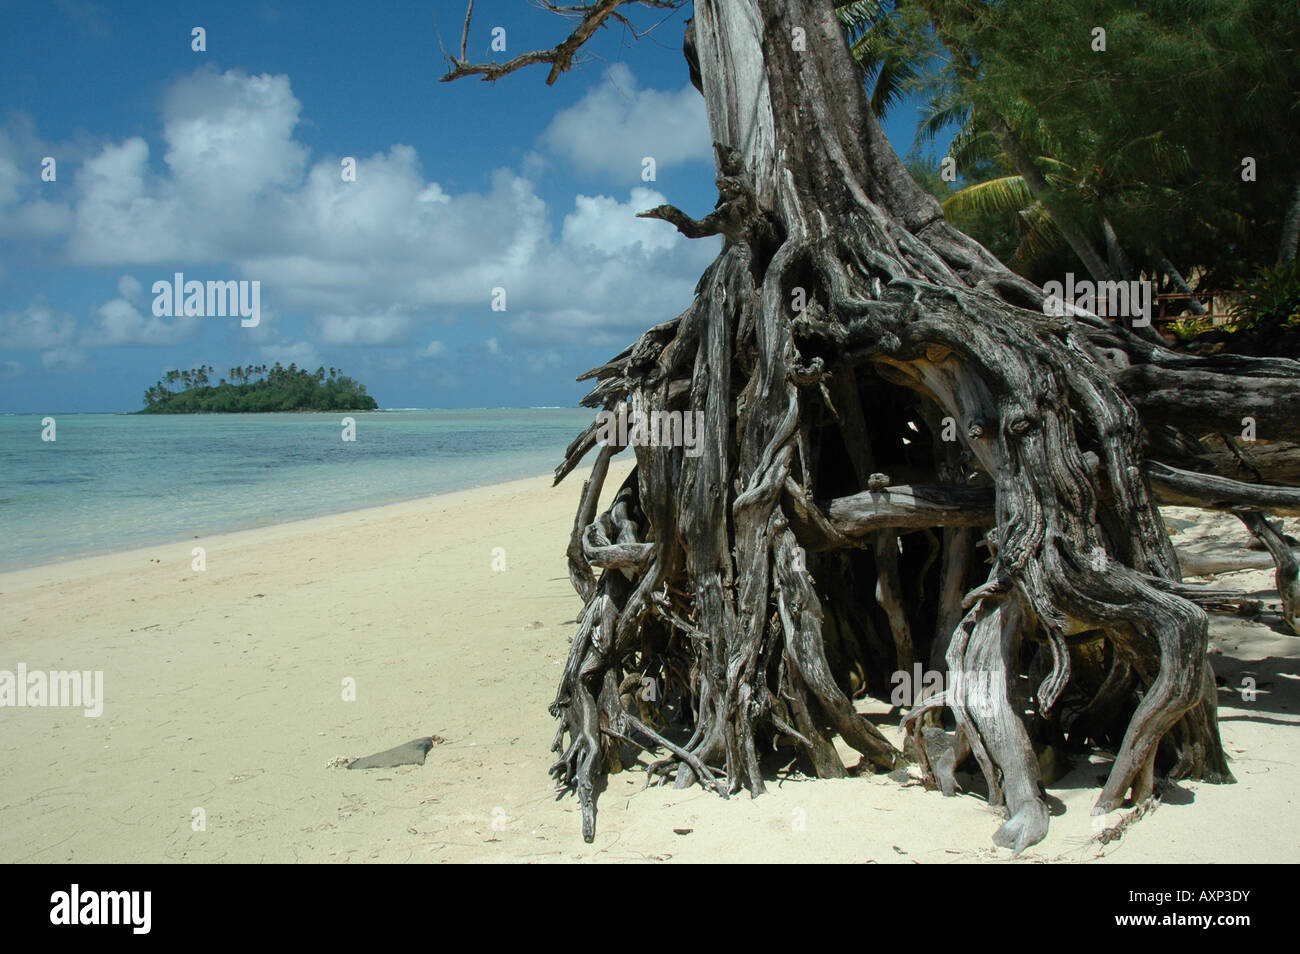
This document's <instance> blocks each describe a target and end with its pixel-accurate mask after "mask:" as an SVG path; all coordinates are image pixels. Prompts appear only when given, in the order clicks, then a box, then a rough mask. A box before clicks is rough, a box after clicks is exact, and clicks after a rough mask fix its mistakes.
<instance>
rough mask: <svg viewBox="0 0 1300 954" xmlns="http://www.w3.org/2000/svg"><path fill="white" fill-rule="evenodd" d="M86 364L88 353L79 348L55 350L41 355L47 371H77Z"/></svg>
mask: <svg viewBox="0 0 1300 954" xmlns="http://www.w3.org/2000/svg"><path fill="white" fill-rule="evenodd" d="M85 363H86V353H85V352H84V351H82V350H80V349H79V348H71V347H66V346H65V347H60V348H53V349H51V350H50V351H46V352H44V353H43V354H42V355H41V365H42V366H43V367H44V368H45V370H46V371H76V370H77V369H78V368H80V367H81V366H82V365H84V364H85Z"/></svg>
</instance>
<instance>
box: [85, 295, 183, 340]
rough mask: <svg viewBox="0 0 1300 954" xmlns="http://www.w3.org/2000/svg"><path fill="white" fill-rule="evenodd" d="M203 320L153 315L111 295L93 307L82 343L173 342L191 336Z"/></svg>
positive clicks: (150, 311) (151, 312)
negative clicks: (156, 316)
mask: <svg viewBox="0 0 1300 954" xmlns="http://www.w3.org/2000/svg"><path fill="white" fill-rule="evenodd" d="M128 290H130V286H129V285H128ZM204 320H205V319H203V318H155V317H154V314H153V311H152V309H150V310H149V311H148V312H145V311H142V310H141V309H140V308H138V307H137V306H136V305H133V304H132V303H131V302H129V301H127V300H126V299H125V298H114V299H113V300H112V301H108V302H105V303H104V304H102V305H100V306H99V307H98V308H96V309H95V312H94V315H93V316H92V318H91V327H90V330H89V331H88V332H87V333H86V334H85V335H84V336H83V337H82V344H83V345H85V346H86V347H91V348H103V347H109V348H112V347H119V346H122V345H170V344H176V343H177V342H180V341H185V340H186V339H188V338H190V337H192V336H193V335H194V333H195V331H196V330H197V328H198V323H199V322H200V321H204Z"/></svg>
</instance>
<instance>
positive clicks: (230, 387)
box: [140, 361, 379, 414]
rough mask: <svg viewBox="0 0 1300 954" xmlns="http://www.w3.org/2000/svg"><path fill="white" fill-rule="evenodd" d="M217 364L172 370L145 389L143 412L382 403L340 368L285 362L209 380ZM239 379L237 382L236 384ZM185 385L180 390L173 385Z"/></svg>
mask: <svg viewBox="0 0 1300 954" xmlns="http://www.w3.org/2000/svg"><path fill="white" fill-rule="evenodd" d="M214 373H215V369H214V368H213V367H212V366H211V365H200V366H199V367H197V368H192V369H190V370H188V371H168V372H167V374H165V375H164V376H163V378H162V380H160V381H159V382H158V383H157V384H155V385H153V386H152V387H150V388H149V389H148V390H147V391H145V393H144V408H143V410H142V411H141V412H140V413H142V414H239V413H248V412H259V411H261V412H265V411H373V410H375V409H376V408H378V407H379V405H378V403H376V401H375V399H374V398H373V397H371V396H370V395H369V394H367V393H366V386H365V385H364V384H359V383H357V382H356V381H354V380H352V378H349V377H347V376H346V375H344V374H343V373H342V372H341V371H339V369H338V368H330V369H329V370H328V371H327V370H326V369H325V368H323V367H322V368H317V369H316V370H315V371H307V370H306V369H302V368H299V367H298V366H297V364H290V365H289V367H287V368H285V367H282V366H281V365H280V362H278V361H277V362H276V363H275V364H273V365H271V366H270V367H267V366H266V365H258V366H250V367H246V368H245V367H237V368H231V369H230V371H229V377H230V380H229V381H227V380H226V379H225V378H222V379H221V380H220V381H218V383H217V384H215V385H212V384H209V383H208V382H209V381H210V380H211V376H212V375H213V374H214ZM231 382H236V383H231ZM176 385H180V390H173V388H174V387H175V386H176Z"/></svg>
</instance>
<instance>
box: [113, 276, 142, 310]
mask: <svg viewBox="0 0 1300 954" xmlns="http://www.w3.org/2000/svg"><path fill="white" fill-rule="evenodd" d="M117 294H118V297H119V298H122V299H125V300H126V301H129V302H130V303H131V304H133V305H138V304H140V302H141V299H142V298H143V296H144V286H143V285H141V284H140V282H139V280H138V279H136V277H135V276H134V275H123V276H122V277H121V278H119V279H118V280H117Z"/></svg>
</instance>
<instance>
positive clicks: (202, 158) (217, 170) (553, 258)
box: [0, 66, 718, 366]
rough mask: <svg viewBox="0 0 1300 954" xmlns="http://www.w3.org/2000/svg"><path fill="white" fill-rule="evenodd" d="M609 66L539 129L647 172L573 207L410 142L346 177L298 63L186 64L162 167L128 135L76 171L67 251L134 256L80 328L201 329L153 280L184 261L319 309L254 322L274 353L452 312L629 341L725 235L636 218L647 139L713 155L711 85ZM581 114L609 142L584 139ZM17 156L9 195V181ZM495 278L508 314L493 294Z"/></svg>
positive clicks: (543, 340) (644, 195) (163, 334)
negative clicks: (304, 91)
mask: <svg viewBox="0 0 1300 954" xmlns="http://www.w3.org/2000/svg"><path fill="white" fill-rule="evenodd" d="M609 78H610V80H611V81H612V82H609V83H606V84H605V85H604V86H602V87H600V88H598V89H597V90H595V91H594V92H592V93H590V94H588V95H587V96H586V97H584V98H583V99H582V100H581V101H580V102H579V103H578V104H577V105H576V106H574V107H573V108H572V109H570V110H566V111H565V112H564V113H562V114H560V115H559V116H557V118H556V122H555V123H553V124H552V126H551V128H550V129H549V130H548V131H547V133H546V136H545V137H544V139H545V140H546V142H545V143H544V144H543V145H545V147H546V148H549V149H551V150H552V151H553V152H559V153H561V154H567V153H565V152H564V150H566V149H570V148H573V149H577V150H579V151H580V152H582V153H583V154H586V155H588V156H589V157H591V161H593V162H595V163H596V164H597V165H599V166H601V167H602V168H604V169H606V170H612V169H613V168H614V167H615V166H616V165H621V163H622V162H623V161H624V159H625V158H626V156H631V155H634V156H635V169H636V176H634V177H633V178H632V179H631V180H630V181H629V182H628V183H627V185H626V186H623V187H620V190H621V189H622V188H626V190H627V191H626V192H622V191H620V190H613V192H615V193H616V194H609V195H603V194H602V195H580V196H578V197H577V198H576V199H575V200H574V203H573V206H572V208H571V209H563V208H561V209H558V210H557V209H554V208H552V207H550V206H548V204H547V203H546V202H545V201H544V200H543V199H542V198H541V197H540V196H539V195H538V194H537V189H536V186H535V184H534V182H533V181H532V180H531V179H529V178H527V177H525V176H523V175H520V174H519V173H517V172H514V171H511V170H508V169H499V170H496V171H495V172H494V173H492V175H491V176H490V178H489V182H488V185H487V187H486V189H484V190H483V191H474V192H450V191H448V190H447V189H446V188H445V187H444V186H443V185H441V184H439V183H438V182H436V181H433V180H432V179H429V178H427V177H426V175H425V174H424V171H423V169H422V167H421V162H420V158H419V156H418V155H417V153H416V151H415V149H413V148H412V147H411V146H408V145H404V144H400V143H399V144H394V145H392V146H390V147H389V148H388V149H387V150H386V151H384V152H380V153H375V154H373V155H370V156H358V157H356V178H355V181H344V180H343V178H342V177H341V176H340V162H339V160H340V157H335V156H322V157H319V158H316V159H313V158H312V157H311V156H310V154H309V151H308V149H307V148H306V147H305V146H304V145H303V144H302V143H300V142H299V141H297V140H296V139H295V138H294V133H295V130H296V127H297V125H298V123H299V120H300V115H301V112H302V107H301V104H300V103H299V102H298V100H297V98H296V97H295V96H294V94H293V91H292V88H291V86H290V83H289V79H288V77H286V76H271V75H260V76H258V75H249V74H247V73H245V72H243V71H239V70H231V71H228V72H225V73H219V72H216V71H214V70H208V69H203V70H199V71H198V72H196V73H194V74H192V75H190V76H187V77H185V78H183V79H182V80H180V81H178V82H177V83H176V84H175V85H174V86H173V87H172V88H171V89H170V90H169V91H168V92H167V95H166V96H165V97H164V100H163V102H164V107H163V115H162V119H163V123H162V140H163V144H164V149H163V150H162V154H161V163H159V164H156V165H151V162H150V156H151V150H150V146H149V144H148V143H147V142H146V141H145V139H143V138H140V137H130V138H127V139H124V140H122V141H118V142H110V143H108V144H107V145H103V146H101V147H100V148H99V149H98V150H97V151H95V152H94V153H93V154H92V155H90V156H89V158H87V159H86V160H85V161H84V162H83V163H82V164H81V166H80V168H79V169H78V170H76V173H75V180H74V188H73V189H72V190H71V191H72V192H73V193H74V198H73V200H72V206H71V208H70V210H68V211H66V214H67V216H68V217H69V219H70V221H71V226H70V229H71V232H70V235H69V238H68V241H67V244H66V253H67V256H68V257H69V258H70V259H71V260H72V261H74V262H77V263H81V264H90V265H97V266H106V265H115V266H119V267H122V268H130V269H131V272H132V273H131V274H129V275H124V276H122V278H121V279H120V280H119V283H118V288H117V292H118V295H117V297H116V298H115V299H114V300H113V301H110V302H108V303H107V304H105V305H102V306H100V307H99V308H98V309H96V311H95V312H94V314H93V315H92V321H91V326H90V329H89V330H88V331H87V332H86V340H85V342H78V344H79V345H80V344H86V345H87V346H92V345H93V346H114V345H122V344H165V343H171V342H174V341H177V340H181V339H182V338H184V337H185V335H186V334H187V333H191V332H187V330H186V329H188V328H189V327H190V326H191V325H195V326H196V325H197V323H198V322H191V323H185V322H178V321H175V320H164V321H159V320H158V319H155V318H153V316H152V314H151V313H150V312H149V304H148V298H147V296H144V295H143V294H142V292H143V289H147V288H149V287H151V285H152V283H153V282H154V281H155V280H158V279H171V277H172V275H171V273H172V270H173V269H174V268H179V267H184V271H185V277H186V278H187V279H195V280H200V281H206V280H212V279H229V278H232V277H239V278H243V279H246V280H257V281H260V282H261V295H262V297H261V301H262V308H263V324H267V322H268V320H269V319H268V316H272V315H274V314H276V313H291V314H304V315H306V316H307V318H308V320H307V321H306V322H305V323H304V325H303V329H304V333H305V334H306V336H307V338H308V339H309V341H308V342H297V343H294V342H289V341H286V340H285V339H284V338H283V337H282V336H281V335H280V334H279V333H276V332H273V331H271V330H270V329H269V328H263V329H248V332H247V333H248V334H249V340H250V341H252V342H253V343H255V344H256V345H257V346H258V347H260V348H262V349H264V353H263V359H264V360H268V359H269V360H284V358H283V357H282V356H284V355H288V354H290V352H289V351H287V350H286V349H292V348H298V349H299V351H300V352H302V353H301V354H299V355H298V356H297V357H290V358H289V360H294V361H297V362H298V363H299V364H303V363H307V364H311V363H312V362H313V361H315V362H317V363H319V360H318V358H319V356H318V353H317V352H316V347H317V346H318V345H319V346H321V347H326V346H353V345H356V346H360V345H369V346H374V345H395V344H404V343H411V342H414V341H417V340H420V339H423V340H429V339H430V338H433V337H436V332H433V331H432V329H433V326H436V325H438V324H441V323H445V322H451V321H455V320H467V321H469V322H471V323H473V324H475V325H477V326H481V327H482V330H483V336H484V337H485V338H488V337H490V338H492V339H494V340H496V341H497V348H498V349H499V350H501V349H505V348H507V347H508V346H509V345H510V344H511V343H512V342H516V341H519V342H523V343H525V344H527V345H528V346H529V347H530V348H534V349H537V353H539V354H540V353H544V351H545V349H546V348H556V347H559V346H561V345H568V344H583V345H602V346H604V345H611V344H618V345H621V344H624V343H626V340H627V339H628V338H629V337H630V336H632V335H634V334H636V333H638V332H639V331H641V330H643V329H644V327H646V326H647V325H648V324H651V323H654V322H657V321H661V320H663V318H664V317H665V316H666V314H669V313H671V312H672V311H673V310H676V309H680V308H681V307H683V306H684V305H685V304H686V303H687V302H688V301H689V300H690V298H691V295H692V293H693V289H694V286H695V282H696V280H697V278H698V276H699V274H700V272H701V270H702V269H703V267H704V266H705V265H707V263H708V261H709V260H710V259H711V258H712V257H713V255H714V254H715V253H716V249H717V245H718V242H717V240H716V239H713V240H705V241H698V242H690V241H687V240H685V239H683V238H682V237H681V236H680V235H678V234H677V233H676V232H675V230H673V229H672V227H671V226H669V225H667V224H665V223H662V222H656V221H647V220H640V219H637V218H636V213H637V212H639V211H642V210H644V209H646V208H649V207H652V206H654V205H658V204H660V203H662V202H664V201H665V199H664V197H663V196H662V195H661V194H660V193H658V192H656V191H654V190H653V189H650V188H648V187H647V186H645V185H644V184H642V183H640V181H639V169H640V165H639V163H640V157H641V155H642V154H645V153H646V152H647V150H649V149H650V145H649V144H650V143H651V142H652V141H653V142H654V143H657V145H656V146H655V147H654V149H653V151H652V154H653V155H655V157H656V159H657V161H658V163H659V165H660V168H663V167H664V166H665V165H671V164H672V163H674V162H682V161H686V160H688V159H696V158H699V159H704V160H707V159H708V157H709V144H708V133H707V124H706V123H705V122H704V118H703V108H702V105H701V103H700V97H699V96H698V94H696V93H695V91H694V90H693V89H692V88H690V87H687V88H686V89H685V90H683V91H679V92H676V93H665V92H659V91H655V90H642V89H639V88H638V87H637V85H636V83H635V80H634V79H633V77H632V74H631V73H630V72H629V71H627V69H626V67H621V66H620V67H615V68H612V69H611V72H610V77H609ZM688 94H689V95H688ZM692 117H693V118H692ZM579 129H581V130H584V132H583V133H582V135H583V136H584V137H594V139H593V141H594V140H599V141H600V142H601V143H604V145H601V146H599V147H598V148H594V151H592V150H588V149H587V148H586V145H585V143H586V140H585V139H583V138H575V136H577V135H578V130H579ZM566 130H567V132H566ZM624 154H626V155H624ZM4 155H5V154H4V152H3V151H2V150H0V202H2V201H4V196H5V195H6V194H9V193H12V192H13V190H14V187H13V186H12V185H10V186H6V184H5V183H6V181H7V180H6V179H5V176H6V175H8V173H6V172H5V171H4V169H5V167H4V165H3V157H4ZM575 155H576V153H575ZM538 167H540V162H539V161H535V159H534V161H530V162H528V163H525V168H532V169H536V168H538ZM6 188H8V190H9V192H8V193H6V191H5V190H6ZM191 262H193V263H195V264H193V265H190V264H189V263H191ZM205 263H224V264H219V265H215V266H208V265H207V264H205ZM151 266H152V267H153V268H152V269H151ZM232 271H234V273H235V274H233V275H232V274H231V272H232ZM498 287H501V288H505V289H506V291H507V297H508V302H509V307H508V309H507V310H506V311H505V312H504V313H501V312H494V311H492V309H491V298H492V290H493V289H494V288H498ZM431 332H432V333H431ZM66 340H67V336H66V335H65V338H64V339H61V341H64V342H66ZM41 347H46V348H47V349H48V348H50V347H52V346H51V345H43V346H41ZM429 347H432V345H430V346H429ZM265 349H271V350H265ZM307 355H311V356H307ZM300 358H301V359H302V360H299V359H300ZM286 363H287V362H286ZM313 366H315V365H313Z"/></svg>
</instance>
